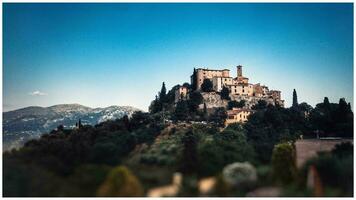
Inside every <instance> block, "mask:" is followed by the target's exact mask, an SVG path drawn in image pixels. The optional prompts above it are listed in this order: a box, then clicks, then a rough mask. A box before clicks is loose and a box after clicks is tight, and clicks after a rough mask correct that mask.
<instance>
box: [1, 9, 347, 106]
mask: <svg viewBox="0 0 356 200" xmlns="http://www.w3.org/2000/svg"><path fill="white" fill-rule="evenodd" d="M237 65H242V66H243V74H244V76H246V77H248V78H249V79H250V80H249V81H250V82H251V83H261V84H264V85H267V86H268V87H269V88H270V89H276V90H280V91H281V92H282V99H284V100H285V104H286V107H289V106H291V103H292V92H293V89H294V88H295V89H296V91H297V94H298V101H299V102H307V103H308V104H310V105H312V106H315V104H317V103H319V102H322V101H323V99H324V97H325V96H327V97H329V100H330V101H331V102H338V101H339V98H341V97H344V98H345V99H346V101H347V102H351V104H352V105H353V103H352V102H353V5H352V3H343V4H341V3H339V4H336V3H325V4H322V3H318V4H312V3H304V4H303V3H299V4H292V3H285V4H283V3H282V4H280V3H254V4H252V3H250V4H243V3H230V4H227V3H219V4H213V3H205V4H196V3H170V4H161V3H152V4H148V3H146V4H140V3H135V4H125V3H103V4H98V3H91V4H89V3H88V4H83V3H81V4H80V3H76V4H74V3H73V4H71V3H56V4H55V3H51V4H43V3H4V4H3V110H4V111H9V110H14V109H18V108H22V107H26V106H51V105H55V104H63V103H79V104H82V105H85V106H89V107H106V106H110V105H121V106H124V105H130V106H134V107H137V108H140V109H142V110H145V111H147V110H148V106H149V104H150V102H151V101H152V100H153V99H154V98H155V95H156V94H157V93H158V91H159V90H160V88H161V85H162V82H163V81H164V82H165V83H166V86H167V88H168V89H170V88H171V87H173V86H174V85H176V84H183V83H184V82H190V75H191V74H192V72H193V68H194V67H195V68H198V67H204V68H209V69H224V68H227V69H230V70H231V71H230V75H231V76H233V77H235V76H236V66H237Z"/></svg>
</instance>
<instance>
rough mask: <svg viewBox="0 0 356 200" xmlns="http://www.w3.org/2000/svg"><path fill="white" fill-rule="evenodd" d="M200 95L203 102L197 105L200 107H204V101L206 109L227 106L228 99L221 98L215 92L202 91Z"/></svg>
mask: <svg viewBox="0 0 356 200" xmlns="http://www.w3.org/2000/svg"><path fill="white" fill-rule="evenodd" d="M201 95H202V96H203V103H202V104H200V105H199V108H201V109H203V108H204V103H205V105H206V108H208V109H211V108H219V107H224V108H226V107H227V104H228V101H227V100H223V99H221V97H220V94H218V93H216V92H202V93H201Z"/></svg>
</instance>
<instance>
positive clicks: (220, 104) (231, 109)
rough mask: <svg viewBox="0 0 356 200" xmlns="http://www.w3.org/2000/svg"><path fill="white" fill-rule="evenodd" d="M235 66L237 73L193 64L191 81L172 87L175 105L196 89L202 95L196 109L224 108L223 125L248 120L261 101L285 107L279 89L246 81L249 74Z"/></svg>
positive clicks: (186, 98) (188, 96) (187, 97)
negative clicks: (233, 73) (198, 66)
mask: <svg viewBox="0 0 356 200" xmlns="http://www.w3.org/2000/svg"><path fill="white" fill-rule="evenodd" d="M236 70H237V76H236V77H232V76H231V75H230V70H229V69H221V70H217V69H207V68H198V69H195V68H194V70H193V74H192V75H191V77H190V79H191V83H190V85H189V84H187V83H185V84H183V85H182V86H178V87H175V94H174V102H175V105H177V104H178V102H180V101H186V100H189V98H190V96H191V94H192V93H193V92H198V93H200V94H201V96H202V101H201V103H200V104H199V105H198V106H199V107H198V109H200V110H204V109H207V110H209V111H210V112H212V111H214V110H216V109H218V108H224V109H226V114H227V119H226V121H225V122H224V123H225V125H228V124H231V123H236V122H245V121H247V119H248V116H249V115H250V114H251V113H252V112H253V111H254V107H255V106H256V104H258V102H260V103H261V101H262V102H265V103H266V104H267V105H268V104H272V105H279V106H281V107H284V100H282V99H281V92H280V91H278V90H270V89H269V88H268V87H267V86H265V85H261V84H260V83H257V84H253V83H249V78H247V77H244V76H243V73H242V66H241V65H238V66H237V67H236ZM206 112H208V111H206Z"/></svg>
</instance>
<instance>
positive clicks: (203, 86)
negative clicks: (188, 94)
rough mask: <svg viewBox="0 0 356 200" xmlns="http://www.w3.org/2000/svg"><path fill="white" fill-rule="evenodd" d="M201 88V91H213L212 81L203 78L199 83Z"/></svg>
mask: <svg viewBox="0 0 356 200" xmlns="http://www.w3.org/2000/svg"><path fill="white" fill-rule="evenodd" d="M201 90H202V91H203V92H212V91H213V83H212V82H211V80H210V79H204V81H203V83H202V84H201Z"/></svg>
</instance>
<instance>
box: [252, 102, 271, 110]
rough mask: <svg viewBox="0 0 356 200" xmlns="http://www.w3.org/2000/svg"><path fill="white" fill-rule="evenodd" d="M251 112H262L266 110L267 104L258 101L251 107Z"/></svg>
mask: <svg viewBox="0 0 356 200" xmlns="http://www.w3.org/2000/svg"><path fill="white" fill-rule="evenodd" d="M251 108H252V109H253V110H263V109H266V108H267V102H266V101H265V100H258V102H257V104H255V105H253V106H252V107H251Z"/></svg>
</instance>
